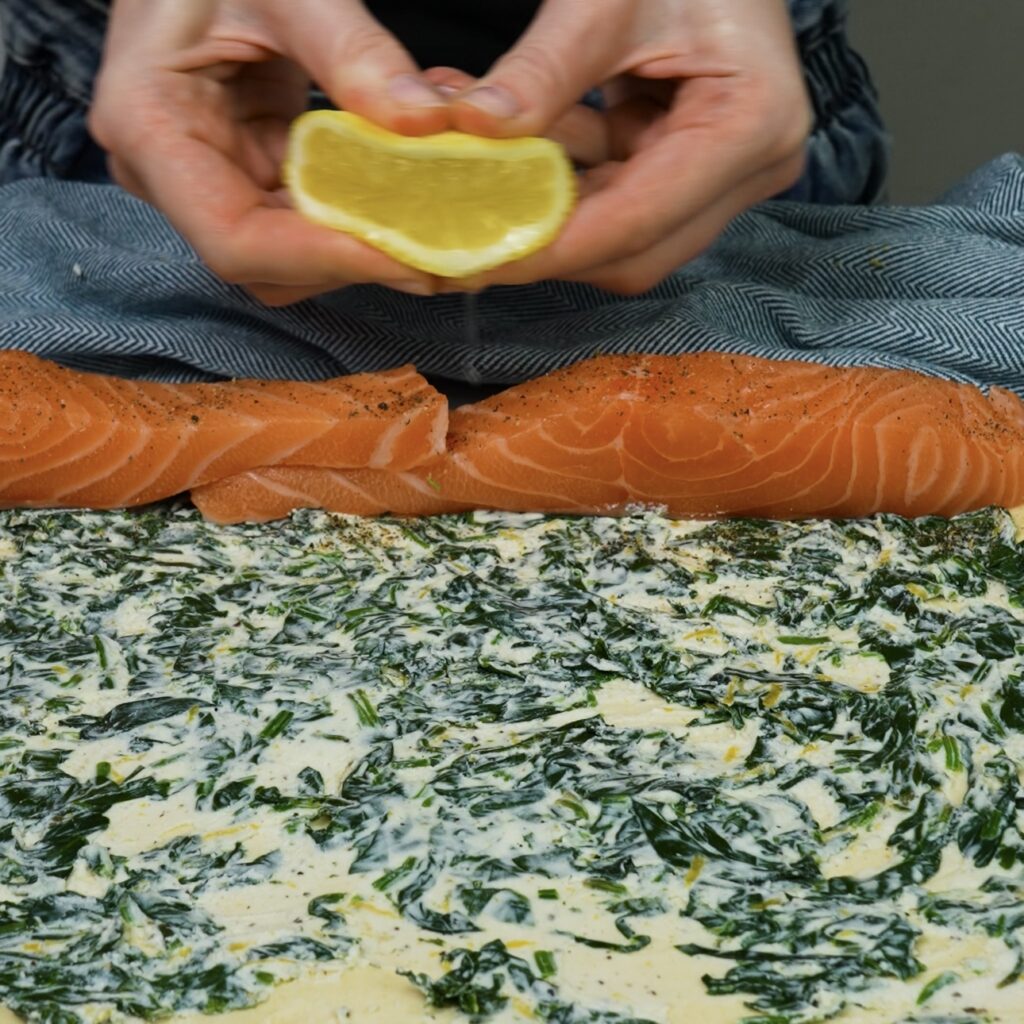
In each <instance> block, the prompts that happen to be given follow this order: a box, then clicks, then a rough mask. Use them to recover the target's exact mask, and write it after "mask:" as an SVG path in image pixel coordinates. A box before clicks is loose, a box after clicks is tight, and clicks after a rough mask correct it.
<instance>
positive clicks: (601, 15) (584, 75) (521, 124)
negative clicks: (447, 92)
mask: <svg viewBox="0 0 1024 1024" xmlns="http://www.w3.org/2000/svg"><path fill="white" fill-rule="evenodd" d="M631 6H632V4H631V3H630V2H625V3H623V2H606V0H605V2H602V0H547V2H546V3H544V4H543V5H542V6H541V9H540V11H539V12H538V14H537V17H536V18H535V19H534V20H533V22H532V23H531V25H530V27H529V28H528V29H527V30H526V33H525V34H524V35H523V36H522V38H521V39H520V40H519V42H517V43H516V45H515V46H514V47H513V48H512V49H511V50H509V52H508V53H506V54H505V56H504V57H502V58H501V59H500V60H499V61H498V62H497V63H496V64H495V65H494V67H492V68H491V70H490V71H489V72H488V73H487V74H486V75H485V76H484V77H483V78H482V79H480V81H479V82H477V83H476V84H475V85H474V86H472V87H471V88H470V89H468V90H466V91H465V92H463V93H461V94H460V95H458V96H454V97H452V98H451V103H452V110H451V118H452V123H453V125H454V127H456V128H458V129H459V130H460V131H464V132H472V133H474V134H477V135H492V136H509V135H543V134H545V132H546V131H547V130H548V128H550V127H551V125H553V124H554V123H555V122H556V121H558V120H559V118H561V117H562V115H564V114H565V113H566V112H568V111H569V110H571V109H572V107H573V106H574V105H575V104H577V103H579V101H580V100H581V99H582V97H583V96H584V95H585V94H586V93H587V92H589V91H590V90H591V89H592V88H594V87H595V86H598V85H601V83H602V82H604V81H605V80H606V79H607V78H609V77H611V75H612V74H613V73H614V71H615V69H616V65H617V63H618V62H619V61H620V60H621V59H622V57H623V51H624V49H625V47H626V46H627V45H628V43H627V40H628V38H629V35H630V24H629V21H630V17H629V13H630V7H631Z"/></svg>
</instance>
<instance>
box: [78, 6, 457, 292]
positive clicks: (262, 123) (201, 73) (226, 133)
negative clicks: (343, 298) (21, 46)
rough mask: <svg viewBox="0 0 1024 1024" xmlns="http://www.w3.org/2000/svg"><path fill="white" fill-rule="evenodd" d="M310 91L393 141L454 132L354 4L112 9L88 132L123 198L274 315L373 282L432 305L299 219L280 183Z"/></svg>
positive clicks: (395, 49)
mask: <svg viewBox="0 0 1024 1024" xmlns="http://www.w3.org/2000/svg"><path fill="white" fill-rule="evenodd" d="M311 79H312V80H314V81H315V82H316V83H317V85H319V87H320V88H321V89H323V90H324V92H325V93H326V94H327V96H328V97H329V98H330V100H331V101H332V102H333V103H334V104H335V105H337V106H339V107H343V108H344V109H346V110H351V111H354V112H355V113H358V114H362V115H363V116H365V117H368V118H370V119H371V120H373V121H375V122H377V123H378V124H381V125H383V126H385V127H387V128H391V129H392V130H394V131H399V132H403V133H404V134H407V135H422V134H428V133H431V132H436V131H442V130H444V129H445V128H447V127H448V109H447V104H446V99H445V97H444V96H443V95H442V94H441V93H440V92H438V91H437V90H436V89H434V88H433V87H432V86H430V85H429V84H427V83H426V82H425V81H424V80H423V79H422V77H420V73H419V69H418V68H417V67H416V65H415V63H414V62H413V60H412V58H411V57H410V56H409V54H408V53H407V52H406V51H405V50H404V49H403V48H402V46H401V45H400V44H399V43H398V42H397V41H396V40H395V39H394V38H393V37H392V36H391V35H390V34H389V33H388V32H386V31H385V30H384V29H383V28H382V27H381V26H380V25H379V24H378V23H377V22H376V21H375V20H374V19H373V18H372V17H371V16H370V15H369V13H368V12H367V11H366V9H365V8H364V7H363V5H362V4H361V3H359V2H358V0H288V2H287V3H282V2H281V0H115V3H114V6H113V10H112V13H111V19H110V28H109V31H108V36H107V43H106V49H105V52H104V59H103V63H102V67H101V69H100V74H99V78H98V81H97V85H96V91H95V98H94V100H93V105H92V110H91V114H90V118H89V127H90V130H91V132H92V134H93V136H94V137H95V138H96V140H97V142H98V143H99V144H100V145H101V146H103V148H104V149H106V150H107V152H108V153H109V155H110V167H111V172H112V174H113V176H114V178H115V180H116V181H117V182H118V183H120V184H121V185H123V186H124V187H125V188H126V189H128V190H129V191H130V192H133V193H134V194H135V195H137V196H139V197H140V198H142V199H145V200H147V201H148V202H150V203H152V204H153V205H154V206H156V207H157V208H159V209H160V210H161V211H162V212H163V213H164V214H165V215H166V216H167V218H168V220H170V222H171V223H172V224H173V225H174V227H176V228H177V229H178V230H179V231H180V232H181V234H182V235H184V236H185V238H186V239H187V240H188V241H189V242H190V243H191V244H192V245H193V247H194V248H195V249H196V251H197V252H198V253H199V255H200V257H201V258H202V259H203V261H204V262H205V263H206V264H207V265H208V266H209V267H210V268H211V269H212V270H213V271H214V273H216V274H217V275H218V276H220V277H221V278H223V279H224V280H226V281H229V282H232V283H235V284H240V285H243V286H245V287H246V288H247V289H248V290H249V291H250V292H251V293H252V294H253V295H254V296H256V297H257V298H258V299H260V300H262V301H263V302H265V303H267V304H269V305H284V304H287V303H290V302H297V301H299V300H301V299H304V298H308V297H309V296H312V295H316V294H318V293H320V292H325V291H330V290H332V289H335V288H339V287H343V286H345V285H349V284H356V283H367V282H372V283H377V284H382V285H387V286H388V287H391V288H396V289H398V290H401V291H405V292H410V293H413V294H417V295H428V294H431V293H433V292H434V291H435V290H436V281H435V280H434V279H432V278H431V277H430V276H429V275H427V274H424V273H421V272H420V271H417V270H414V269H412V268H410V267H406V266H403V265H402V264H400V263H398V262H396V261H395V260H393V259H391V258H390V257H388V256H386V255H384V254H383V253H382V252H379V251H378V250H376V249H374V248H371V247H370V246H368V245H365V244H364V243H362V242H360V241H358V240H356V239H355V238H352V237H351V236H349V235H345V234H342V233H340V232H337V231H332V230H330V229H328V228H324V227H320V226H317V225H314V224H311V223H309V222H308V221H306V220H305V219H303V218H302V217H301V216H300V215H299V214H298V213H296V212H295V211H294V210H292V209H291V208H290V206H289V203H288V199H287V195H286V193H285V191H284V189H283V188H282V184H281V178H280V168H281V163H282V160H283V157H284V153H285V148H286V143H287V136H288V129H289V126H290V124H291V122H292V121H293V120H294V118H296V117H297V116H298V115H299V114H301V113H302V112H303V111H304V110H305V109H306V106H307V103H308V94H309V86H310V80H311Z"/></svg>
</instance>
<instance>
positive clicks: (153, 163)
mask: <svg viewBox="0 0 1024 1024" xmlns="http://www.w3.org/2000/svg"><path fill="white" fill-rule="evenodd" d="M136 170H137V171H138V172H139V174H140V177H141V180H142V184H143V186H144V193H145V195H146V198H148V199H149V200H150V201H152V202H153V203H154V205H156V206H157V207H159V208H160V209H161V210H162V211H163V212H164V213H165V215H166V216H167V217H168V218H169V219H170V220H171V222H172V223H173V224H174V226H175V227H176V228H177V229H178V230H179V231H180V232H181V233H182V234H183V235H184V236H185V237H186V238H187V239H188V240H189V241H190V242H191V243H192V245H193V246H194V247H195V248H196V250H197V252H198V253H199V255H200V256H201V257H202V258H203V260H204V261H205V262H206V263H207V265H208V266H209V267H210V268H211V269H212V270H213V271H214V273H216V274H217V275H218V276H220V277H222V278H223V279H224V280H226V281H229V282H232V283H235V284H248V283H251V282H261V283H266V284H278V285H289V286H310V284H311V283H313V284H316V283H325V284H333V285H336V286H341V285H345V284H354V283H359V282H378V283H387V284H390V285H391V286H392V287H401V288H402V289H403V290H406V291H410V292H413V293H414V294H430V293H432V292H433V285H432V279H431V278H430V277H429V276H428V275H426V274H423V273H421V272H419V271H417V270H413V269H412V268H410V267H405V266H402V264H400V263H398V262H397V261H395V260H393V259H391V258H390V257H389V256H386V255H385V254H384V253H382V252H379V251H378V250H376V249H373V248H371V247H370V246H368V245H364V244H363V243H362V242H360V241H358V240H357V239H355V238H352V237H351V236H349V235H345V234H342V233H341V232H337V231H331V230H329V229H328V228H323V227H320V226H318V225H315V224H310V223H309V222H307V221H305V220H304V219H303V218H302V217H300V216H299V214H297V213H295V212H294V211H293V210H290V209H287V208H284V207H281V206H278V205H275V206H269V205H267V196H266V194H265V193H264V192H263V191H262V190H261V189H259V188H258V187H257V186H256V185H255V183H254V182H253V181H252V180H251V179H250V178H249V177H247V176H246V175H245V174H244V173H243V172H242V171H241V170H240V169H239V168H238V167H237V166H236V165H235V164H234V163H233V162H232V161H231V160H230V159H229V158H228V157H226V156H225V155H224V154H223V153H221V152H219V151H218V150H216V149H215V148H213V147H212V146H209V145H207V144H206V143H204V142H202V141H200V140H198V139H193V138H188V137H184V138H182V137H178V138H174V139H171V140H169V142H168V144H166V145H165V146H162V147H160V149H157V150H155V151H154V152H153V153H152V155H151V158H150V159H149V160H147V162H146V164H145V165H144V166H142V167H137V168H136Z"/></svg>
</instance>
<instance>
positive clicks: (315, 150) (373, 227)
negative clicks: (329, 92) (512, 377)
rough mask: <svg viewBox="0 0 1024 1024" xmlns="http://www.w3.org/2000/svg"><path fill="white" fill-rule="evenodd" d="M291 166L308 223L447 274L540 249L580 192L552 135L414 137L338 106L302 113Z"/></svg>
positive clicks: (296, 198)
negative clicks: (359, 240) (543, 137)
mask: <svg viewBox="0 0 1024 1024" xmlns="http://www.w3.org/2000/svg"><path fill="white" fill-rule="evenodd" d="M284 174H285V183H286V185H287V186H288V189H289V191H290V192H291V196H292V201H293V202H294V204H295V207H296V209H297V210H298V211H299V212H300V213H301V214H303V216H305V217H307V218H308V219H309V220H311V221H314V222H315V223H317V224H322V225H324V226H326V227H329V228H334V229H336V230H338V231H344V232H346V233H347V234H351V235H355V236H356V237H358V238H360V239H362V240H363V241H364V242H367V243H368V244H369V245H372V246H374V247H375V248H377V249H381V250H382V251H384V252H386V253H387V254H388V255H390V256H393V257H394V258H395V259H396V260H398V261H399V262H401V263H404V264H406V265H407V266H410V267H415V268H417V269H418V270H423V271H425V272H426V273H428V274H436V275H438V276H441V277H469V276H471V275H473V274H479V273H481V272H483V271H485V270H490V269H492V268H493V267H497V266H500V265H501V264H503V263H508V262H510V261H512V260H516V259H521V258H522V257H523V256H526V255H528V254H529V253H531V252H535V251H536V250H538V249H541V248H543V247H544V246H545V245H547V244H548V243H549V242H550V241H551V240H552V239H553V238H554V237H555V236H556V235H557V234H558V231H559V229H560V228H561V226H562V224H563V223H564V222H565V219H566V218H567V217H568V215H569V213H570V211H571V210H572V206H573V203H574V201H575V198H576V189H575V177H574V174H573V169H572V164H571V163H570V161H569V159H568V157H567V156H566V154H565V151H564V150H563V149H562V147H561V146H559V145H558V144H557V143H555V142H552V141H550V140H549V139H537V138H519V139H485V138H480V137H478V136H475V135H464V134H462V133H461V132H442V133H441V134H439V135H426V136H420V137H417V138H414V137H411V136H406V135H397V134H395V133H394V132H390V131H387V130H386V129H383V128H379V127H378V126H376V125H374V124H371V123H370V122H369V121H366V120H364V119H363V118H361V117H358V116H356V115H355V114H349V113H345V112H342V111H336V110H315V111H311V112H309V113H307V114H303V115H302V116H301V117H300V118H298V119H297V120H296V121H295V123H294V124H293V126H292V130H291V135H290V139H289V150H288V157H287V161H286V163H285V169H284Z"/></svg>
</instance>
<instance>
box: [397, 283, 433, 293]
mask: <svg viewBox="0 0 1024 1024" xmlns="http://www.w3.org/2000/svg"><path fill="white" fill-rule="evenodd" d="M388 287H389V288H394V290H395V291H396V292H405V294H406V295H433V294H434V291H433V289H432V288H431V287H430V285H429V284H426V283H425V282H423V281H393V282H390V283H389V284H388Z"/></svg>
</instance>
